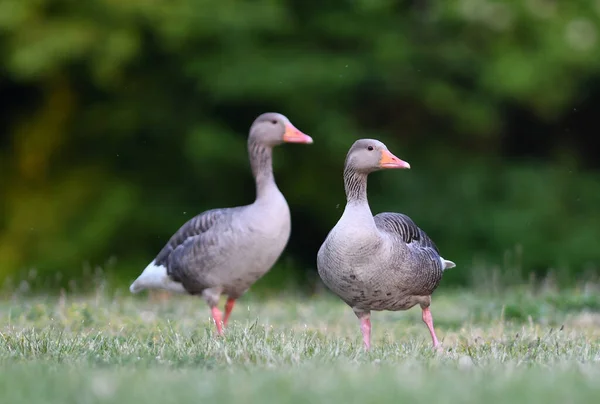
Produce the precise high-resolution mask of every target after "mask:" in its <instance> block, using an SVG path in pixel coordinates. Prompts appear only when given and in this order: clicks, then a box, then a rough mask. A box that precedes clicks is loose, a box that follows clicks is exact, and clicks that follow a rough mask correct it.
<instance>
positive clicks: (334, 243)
mask: <svg viewBox="0 0 600 404" xmlns="http://www.w3.org/2000/svg"><path fill="white" fill-rule="evenodd" d="M409 167H410V166H409V165H408V163H405V162H403V161H401V160H399V159H398V158H397V157H395V156H393V155H392V154H391V153H389V151H388V149H387V147H386V146H385V145H384V144H383V143H381V142H379V141H377V140H373V139H361V140H358V141H357V142H355V143H354V145H353V146H352V147H351V149H350V151H349V152H348V155H347V158H346V163H345V168H344V186H345V190H346V197H347V204H346V207H345V210H344V213H343V214H342V217H341V218H340V219H339V221H338V222H337V224H336V225H335V227H334V228H333V229H332V230H331V231H330V233H329V234H328V236H327V238H326V239H325V241H324V242H323V244H322V246H321V248H320V249H319V252H318V256H317V267H318V272H319V275H320V277H321V279H322V280H323V282H324V283H325V285H326V286H327V287H328V288H329V289H331V291H333V292H334V293H335V294H336V295H338V296H339V297H340V298H341V299H342V300H343V301H344V302H346V303H347V304H348V305H349V306H350V307H352V309H353V310H354V312H355V313H356V315H357V316H358V317H359V318H361V319H362V318H368V316H369V314H370V311H371V310H375V311H380V310H392V311H396V310H407V309H409V308H411V307H413V306H414V305H416V304H420V305H421V307H422V308H428V307H429V305H430V303H431V294H432V293H433V291H434V290H435V289H436V288H437V286H438V285H439V283H440V280H441V278H442V274H443V272H444V270H445V269H448V268H451V267H453V266H455V264H454V263H453V262H451V261H447V260H445V259H443V258H442V257H441V256H440V254H439V251H438V248H437V247H436V245H435V244H434V242H433V241H432V240H431V239H430V238H429V237H428V236H427V234H425V232H424V231H423V230H421V229H420V228H419V227H418V226H417V225H416V224H415V223H414V222H413V220H412V219H410V218H409V217H408V216H406V215H404V214H401V213H390V212H384V213H380V214H378V215H376V216H375V217H373V215H372V213H371V209H370V207H369V203H368V200H367V176H368V175H369V173H371V172H373V171H376V170H379V169H382V168H409ZM368 328H369V332H370V322H369V325H368ZM363 333H364V332H363ZM432 337H433V334H432ZM365 338H366V340H365V344H367V346H368V338H367V337H365ZM434 343H435V341H434Z"/></svg>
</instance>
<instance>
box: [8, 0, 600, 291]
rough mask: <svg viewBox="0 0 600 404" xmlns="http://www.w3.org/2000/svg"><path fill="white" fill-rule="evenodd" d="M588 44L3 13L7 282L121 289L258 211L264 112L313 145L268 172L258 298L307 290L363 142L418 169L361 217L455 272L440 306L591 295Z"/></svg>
mask: <svg viewBox="0 0 600 404" xmlns="http://www.w3.org/2000/svg"><path fill="white" fill-rule="evenodd" d="M599 41H600V1H597V0H570V1H555V0H513V1H484V0H446V1H443V2H434V1H427V0H413V1H392V0H346V1H342V0H339V1H308V0H254V1H233V0H219V1H209V0H168V1H167V0H128V1H117V0H94V1H91V0H90V1H73V0H71V1H69V0H62V1H61V0H2V1H1V2H0V55H1V56H0V103H1V108H0V128H1V129H2V130H1V132H0V159H1V160H0V211H1V216H0V281H2V282H11V284H12V285H14V286H16V285H18V282H19V281H20V280H23V279H30V280H31V279H32V278H35V279H38V280H43V282H39V284H40V285H46V286H47V287H48V288H53V287H54V286H56V285H59V284H61V285H62V284H67V283H69V282H78V281H82V280H83V279H84V278H85V277H86V276H89V275H90V274H93V273H95V271H96V270H95V268H102V274H103V275H102V276H103V277H106V279H109V280H110V281H111V282H113V283H114V284H115V285H123V286H124V285H126V284H127V282H129V281H130V280H132V279H133V278H134V277H135V276H136V275H137V274H138V273H139V272H140V271H141V270H142V269H143V268H144V267H145V265H146V264H147V263H148V262H149V261H151V260H152V259H153V258H154V256H155V255H156V254H157V253H158V251H159V250H160V249H161V247H162V246H163V245H164V243H166V241H167V240H168V238H169V237H170V236H171V234H172V233H174V232H175V231H176V230H177V229H178V227H179V226H180V225H181V224H183V223H184V222H185V221H186V220H188V219H189V218H191V217H192V216H194V215H195V214H197V213H200V212H201V211H203V210H206V209H208V208H214V207H226V206H235V205H241V204H246V203H249V202H251V201H252V200H253V198H254V183H253V180H252V177H251V173H250V170H249V166H248V158H247V152H246V136H247V131H248V128H249V126H250V124H251V123H252V121H253V120H254V118H255V117H256V116H258V115H259V114H260V113H262V112H266V111H277V112H281V113H283V114H285V115H286V116H287V117H288V118H289V119H290V120H291V121H292V123H294V124H295V125H296V126H297V127H298V128H299V129H300V130H302V131H304V132H305V133H307V134H309V135H311V136H312V137H313V139H314V141H315V143H314V144H313V145H311V146H298V145H284V146H282V147H279V148H278V149H277V150H276V152H275V175H276V179H277V182H278V184H279V187H280V189H281V190H282V192H283V193H284V195H285V196H286V198H287V200H288V203H289V205H290V208H291V211H292V220H293V224H292V227H293V231H292V237H291V240H290V243H289V244H288V248H287V250H286V252H285V253H284V256H283V257H282V258H281V260H280V261H279V264H278V266H277V267H276V269H275V270H274V271H272V273H271V274H270V275H269V276H268V278H267V279H265V280H264V281H262V282H261V285H262V286H264V287H277V286H280V285H281V283H282V282H293V283H294V284H298V285H302V284H305V283H308V284H310V283H311V279H312V280H314V275H315V273H316V271H315V266H316V264H315V256H316V252H317V250H318V248H319V246H320V244H321V242H322V241H323V239H324V237H325V236H326V234H327V232H328V231H329V229H330V228H331V227H332V226H333V225H334V224H335V222H336V221H337V220H338V218H339V216H340V215H341V212H342V210H343V207H344V203H345V196H344V190H343V184H342V176H341V173H342V166H343V162H344V158H345V155H346V152H347V150H348V148H349V147H350V145H351V144H352V143H353V142H354V141H355V140H356V139H357V138H360V137H374V138H378V139H380V140H382V141H384V142H385V143H386V144H387V145H388V147H389V148H390V150H392V152H394V153H395V154H396V155H398V156H399V157H400V158H402V159H404V160H406V161H408V162H410V164H411V165H412V169H411V170H410V171H402V172H397V171H396V172H382V173H376V174H374V175H372V176H371V177H370V182H369V192H370V194H369V195H370V196H369V198H370V203H371V207H372V210H373V212H380V211H384V210H392V211H401V212H404V213H407V214H409V215H410V216H411V217H412V218H413V219H414V220H415V221H416V222H417V223H418V224H419V225H420V226H421V227H422V228H423V229H424V230H425V231H426V232H427V233H428V234H429V235H430V236H431V237H432V238H433V239H434V240H435V241H436V243H437V244H438V247H439V248H440V250H441V252H442V254H443V256H444V257H445V258H447V259H451V260H453V261H455V262H456V263H457V268H456V269H453V270H452V271H449V272H448V273H447V276H445V279H444V285H457V286H460V285H470V284H472V283H473V281H474V280H478V279H486V278H493V277H494V276H506V274H513V275H515V280H517V281H518V280H520V279H527V278H528V277H530V276H531V275H532V274H534V275H535V276H536V277H538V278H539V277H542V276H544V275H547V274H548V273H549V272H551V273H553V274H555V275H556V276H557V277H559V278H558V279H560V281H561V282H575V281H577V280H580V279H582V278H589V277H595V276H596V274H598V263H599V260H600V249H599V248H598V242H599V240H600V173H599V168H600V159H599V158H598V153H599V151H600V141H599V140H598V136H597V134H598V130H599V129H600V124H598V121H597V116H598V112H597V111H598V107H599V106H600V43H599ZM86 274H87V275H86ZM511 276H512V275H511ZM304 281H307V282H304Z"/></svg>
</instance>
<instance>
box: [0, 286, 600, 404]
mask: <svg viewBox="0 0 600 404" xmlns="http://www.w3.org/2000/svg"><path fill="white" fill-rule="evenodd" d="M599 311H600V293H598V291H597V290H588V291H585V290H571V291H565V292H561V293H558V292H550V291H546V292H540V293H536V294H533V293H531V292H528V291H518V290H512V291H510V292H506V293H496V294H492V293H485V294H484V293H481V294H474V293H472V292H467V291H446V292H445V293H439V294H436V295H435V296H434V299H433V305H432V313H433V316H434V320H435V325H436V330H437V333H438V337H440V339H441V340H442V343H443V346H444V351H443V352H441V353H435V352H433V350H432V349H431V345H430V343H431V342H430V339H429V334H428V332H427V328H426V327H425V325H424V324H423V323H422V322H421V320H420V310H419V309H418V308H413V309H412V310H410V311H408V312H397V313H389V312H381V313H374V314H373V316H372V321H373V349H372V351H371V352H369V353H366V352H364V351H363V349H362V345H361V344H362V343H361V338H360V331H359V327H358V322H357V320H356V318H355V317H354V314H353V313H352V311H351V310H350V308H348V307H347V306H345V305H344V304H343V303H342V302H341V301H339V300H337V299H335V298H332V297H331V296H328V295H325V296H320V297H313V298H305V297H301V296H285V297H284V296H282V297H281V298H278V299H276V298H272V299H269V300H259V299H258V298H257V297H256V296H254V297H253V296H252V295H248V296H245V297H244V298H242V300H240V302H239V304H238V306H237V307H236V309H235V310H234V313H233V317H232V318H233V322H232V323H231V325H230V327H229V329H228V330H227V335H226V337H224V338H217V337H215V336H214V333H213V331H214V330H213V325H212V324H211V323H210V322H209V311H208V309H207V307H206V306H205V305H204V303H203V302H202V301H201V300H199V299H196V298H191V297H185V296H182V297H171V298H169V299H167V300H156V299H149V298H148V297H146V296H141V297H132V296H129V295H128V294H127V293H125V292H124V291H123V292H119V293H116V294H115V295H114V296H111V297H108V296H106V295H104V294H97V295H92V296H87V297H77V296H70V295H63V296H61V297H12V298H6V299H4V300H3V301H1V302H0V316H1V318H2V321H1V323H0V403H7V404H8V403H10V404H17V403H28V404H35V403H48V404H50V403H161V404H166V403H186V402H195V403H208V402H213V403H217V402H218V403H229V402H239V403H263V404H269V403H331V402H340V403H341V402H353V403H387V402H389V403H392V402H393V403H398V402H411V403H412V402H423V403H430V404H431V403H450V402H455V403H486V404H489V403H496V402H498V403H499V402H506V403H519V402H522V403H538V402H542V403H544V404H549V403H576V402H582V403H583V402H596V401H597V399H598V396H599V394H600V382H599V381H600V340H599V337H600V314H598V312H599Z"/></svg>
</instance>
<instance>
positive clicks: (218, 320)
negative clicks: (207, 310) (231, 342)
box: [211, 307, 223, 335]
mask: <svg viewBox="0 0 600 404" xmlns="http://www.w3.org/2000/svg"><path fill="white" fill-rule="evenodd" d="M211 311H212V316H213V319H214V320H215V325H216V326H217V334H219V335H223V326H222V320H221V311H220V310H219V309H218V308H217V307H213V308H212V309H211Z"/></svg>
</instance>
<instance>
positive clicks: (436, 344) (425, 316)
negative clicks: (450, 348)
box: [422, 307, 440, 348]
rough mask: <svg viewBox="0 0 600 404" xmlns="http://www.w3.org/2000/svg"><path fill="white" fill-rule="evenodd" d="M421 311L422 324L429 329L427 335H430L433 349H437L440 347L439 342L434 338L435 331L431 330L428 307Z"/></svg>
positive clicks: (431, 323) (431, 320) (431, 319)
mask: <svg viewBox="0 0 600 404" xmlns="http://www.w3.org/2000/svg"><path fill="white" fill-rule="evenodd" d="M422 309H423V322H424V323H425V324H427V328H429V333H430V334H431V339H432V340H433V347H434V348H438V347H439V346H440V342H439V341H438V339H437V337H436V336H435V331H434V330H433V317H431V311H429V307H424V308H422Z"/></svg>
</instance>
